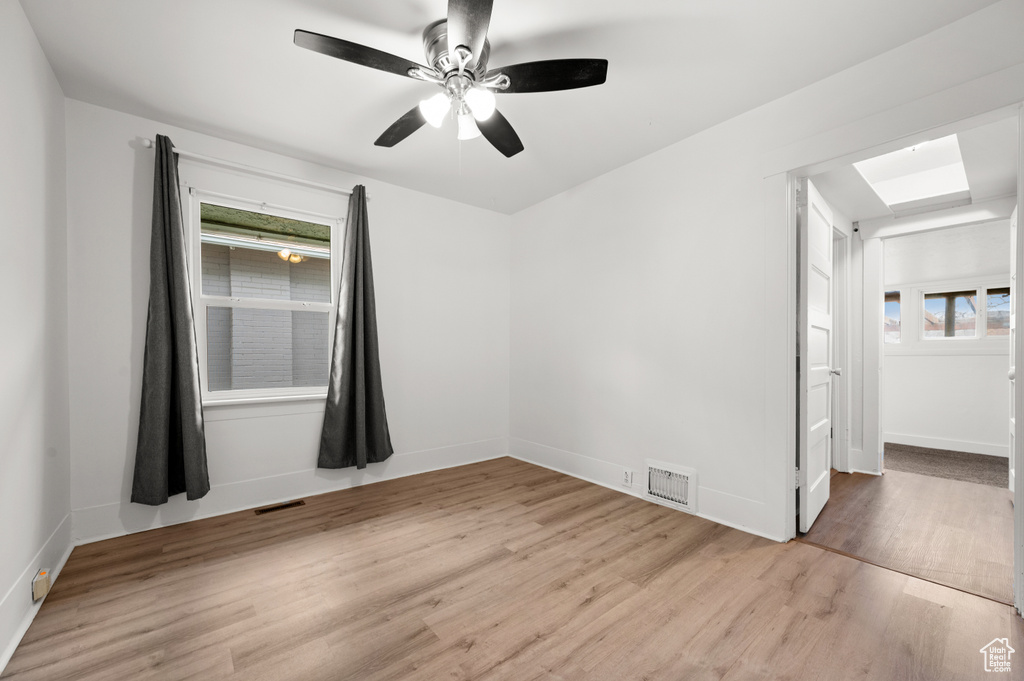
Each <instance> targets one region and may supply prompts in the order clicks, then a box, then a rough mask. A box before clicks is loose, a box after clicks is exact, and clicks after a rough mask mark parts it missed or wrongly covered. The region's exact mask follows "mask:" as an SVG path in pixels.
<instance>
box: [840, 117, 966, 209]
mask: <svg viewBox="0 0 1024 681" xmlns="http://www.w3.org/2000/svg"><path fill="white" fill-rule="evenodd" d="M853 166H854V167H855V168H856V169H857V172H859V173H860V174H861V175H862V176H863V177H864V179H865V180H867V183H868V184H869V185H871V188H872V189H874V190H875V193H876V194H878V197H879V198H880V199H882V201H884V202H885V203H886V205H888V206H889V207H890V208H892V207H894V206H899V205H902V204H907V203H911V202H918V201H923V200H926V199H935V198H938V197H950V198H953V196H955V195H960V194H962V193H963V192H968V191H969V190H970V187H969V186H968V184H967V173H966V172H965V171H964V162H963V159H962V158H961V156H960V143H959V142H958V141H957V138H956V135H950V136H949V137H942V138H939V139H937V140H932V141H930V142H924V143H922V144H918V145H917V146H913V147H908V148H906V149H900V150H899V151H894V152H892V153H889V154H884V155H882V156H876V157H875V158H869V159H867V160H866V161H861V162H860V163H854V164H853Z"/></svg>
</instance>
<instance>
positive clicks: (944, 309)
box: [797, 112, 1020, 603]
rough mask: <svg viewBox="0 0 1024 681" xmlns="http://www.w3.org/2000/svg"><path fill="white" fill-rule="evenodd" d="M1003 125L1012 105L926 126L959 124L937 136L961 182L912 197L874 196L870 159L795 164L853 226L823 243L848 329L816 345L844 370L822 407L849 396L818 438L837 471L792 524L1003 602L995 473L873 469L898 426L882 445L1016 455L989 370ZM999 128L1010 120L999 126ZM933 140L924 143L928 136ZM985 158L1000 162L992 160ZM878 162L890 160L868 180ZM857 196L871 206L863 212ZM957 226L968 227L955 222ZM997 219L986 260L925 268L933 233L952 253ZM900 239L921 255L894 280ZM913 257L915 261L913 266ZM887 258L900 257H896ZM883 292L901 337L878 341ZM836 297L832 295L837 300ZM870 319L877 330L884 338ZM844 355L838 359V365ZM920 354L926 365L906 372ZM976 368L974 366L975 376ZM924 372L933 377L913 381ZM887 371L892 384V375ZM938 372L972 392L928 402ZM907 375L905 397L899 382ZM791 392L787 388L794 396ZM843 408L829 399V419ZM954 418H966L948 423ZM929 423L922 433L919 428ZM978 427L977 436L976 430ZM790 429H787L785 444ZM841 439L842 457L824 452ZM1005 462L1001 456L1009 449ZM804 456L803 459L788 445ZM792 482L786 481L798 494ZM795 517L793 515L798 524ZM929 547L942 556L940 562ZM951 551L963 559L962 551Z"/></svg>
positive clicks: (1005, 218)
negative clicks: (958, 161) (982, 264)
mask: <svg viewBox="0 0 1024 681" xmlns="http://www.w3.org/2000/svg"><path fill="white" fill-rule="evenodd" d="M1017 126H1018V115H1017V113H1016V112H1014V115H1013V116H1012V117H1009V116H1005V115H1004V116H1003V117H997V116H990V117H987V118H985V117H982V118H981V119H979V120H972V121H967V122H964V123H963V124H961V125H960V126H954V127H956V128H957V129H956V130H952V131H950V130H946V131H943V132H942V135H941V136H939V135H938V134H937V135H936V136H935V137H934V140H940V139H943V138H950V137H951V135H955V134H957V133H959V134H960V136H961V139H957V138H956V137H955V136H952V139H953V145H955V147H956V149H957V150H958V151H959V150H961V149H962V150H963V154H962V156H963V165H964V166H968V167H971V170H970V171H968V173H967V174H969V175H970V176H971V182H970V185H969V187H967V188H966V189H964V188H959V189H958V188H956V187H953V188H949V187H947V188H946V189H945V190H944V191H942V192H939V193H936V194H934V195H933V196H929V197H925V198H924V199H922V198H919V197H911V198H910V199H905V200H902V201H899V200H898V201H893V200H888V201H886V200H884V199H883V196H882V194H883V193H882V192H879V191H876V190H875V189H876V188H875V187H874V186H872V185H871V182H870V181H869V178H870V175H871V173H870V169H869V170H868V171H865V170H864V169H863V168H860V167H857V166H855V165H853V164H846V165H842V166H836V167H834V168H831V169H829V170H828V171H826V172H824V173H819V174H817V175H814V176H812V177H811V178H810V179H811V181H812V184H813V185H814V186H815V187H816V188H817V189H818V190H819V192H820V193H821V195H822V196H823V197H825V199H826V200H827V202H828V204H829V208H830V209H831V210H833V211H834V213H835V215H836V216H837V222H840V223H842V222H844V220H845V221H848V222H849V223H851V224H852V225H853V230H854V233H855V234H856V236H855V237H854V238H853V239H852V240H851V241H850V253H849V254H848V260H845V259H844V258H842V257H839V253H838V250H836V253H835V255H836V256H837V257H836V260H837V262H844V261H845V262H848V264H849V267H850V271H851V274H852V279H854V280H856V281H852V282H851V287H850V289H851V290H850V296H849V298H848V300H849V303H850V307H851V310H852V313H853V314H852V315H851V319H850V322H851V323H850V327H851V328H850V333H845V334H843V337H844V339H845V340H846V341H848V345H849V348H848V352H849V360H845V359H844V356H843V352H844V350H840V345H841V342H840V341H838V340H837V342H836V343H835V345H834V346H833V353H834V359H833V360H831V361H832V363H833V367H834V368H836V369H844V368H849V369H850V371H849V372H847V373H848V378H849V380H844V383H845V385H836V383H838V381H836V383H834V384H833V390H832V394H833V399H832V400H831V401H832V402H833V404H834V406H835V408H836V409H837V410H840V409H841V407H840V405H839V400H840V397H843V396H845V397H847V398H849V401H850V405H851V409H850V412H849V414H848V415H849V423H850V426H851V427H850V429H849V431H845V430H843V429H840V430H839V437H837V438H836V442H835V444H834V446H833V448H832V449H833V451H834V452H835V457H834V460H833V461H832V463H833V464H834V468H835V469H836V470H837V471H843V472H845V473H849V475H837V476H835V477H833V478H832V485H831V490H832V494H831V495H830V498H829V500H828V501H827V503H826V504H825V505H824V508H823V509H822V511H821V516H820V518H819V519H818V521H817V523H816V524H814V526H810V527H807V530H806V531H807V533H806V534H805V535H804V537H803V540H805V541H811V542H812V543H816V544H820V545H823V547H824V548H831V549H834V550H837V551H839V552H842V553H847V554H848V555H852V556H853V557H857V558H860V559H862V560H866V561H867V562H873V563H875V564H879V565H881V566H883V567H887V568H890V569H894V570H897V571H900V572H905V573H907V574H911V575H913V576H917V577H921V578H923V579H929V580H931V581H936V582H939V583H944V584H946V585H948V586H953V587H955V588H960V589H962V590H965V591H969V592H971V593H977V594H978V595H982V596H985V597H988V598H992V599H993V600H999V601H1002V602H1008V603H1009V602H1012V600H1013V586H1012V584H1013V565H1014V556H1013V554H1014V546H1015V542H1014V536H1013V532H1014V513H1013V510H1012V504H1011V501H1012V497H1011V494H1010V492H1009V490H1008V489H1006V487H1005V486H1004V487H1003V490H1002V492H1003V493H1001V494H995V495H994V494H992V493H986V492H985V491H984V490H981V489H977V487H978V486H977V485H975V484H974V483H966V482H963V481H960V480H956V479H943V478H937V477H931V476H927V475H921V474H919V472H916V473H911V472H904V471H896V470H891V469H890V470H887V467H886V466H885V464H884V455H885V454H884V453H885V448H884V445H885V443H886V442H894V441H897V440H902V442H894V444H902V445H904V446H915V447H919V448H924V449H931V450H932V451H934V450H935V449H942V447H936V446H934V445H943V444H945V445H947V446H948V447H949V448H950V449H951V450H952V451H959V450H968V453H978V454H981V455H983V456H992V455H996V454H999V453H1005V454H1006V455H1007V456H1010V455H1014V454H1016V453H1015V452H1011V447H1010V441H1011V437H1010V436H1011V434H1010V432H1009V429H1010V427H1011V426H1010V424H1012V423H1013V422H1014V420H1013V418H1012V417H1013V414H1012V412H1011V407H1010V401H1009V399H1008V398H1009V395H1010V393H1011V389H1010V387H1009V386H1008V385H1007V381H1006V378H1005V376H1006V372H1007V370H1008V369H1009V368H1010V366H1011V364H1012V362H1011V361H1010V356H1011V353H1010V345H1011V341H1010V333H1009V328H1008V327H1009V319H1005V320H1004V317H1008V315H1004V314H1003V312H1004V308H1005V306H1003V307H1001V302H1000V301H1004V300H1005V298H1006V297H1008V294H1009V291H1010V281H1009V279H1010V253H1011V250H1012V249H1011V247H1010V244H1009V236H1010V221H1009V218H1010V212H1011V211H1012V209H1013V208H1014V207H1015V206H1016V203H1017V201H1016V195H1017V192H1018V187H1019V177H1018V173H1017V164H1018V157H1019V148H1020V140H1019V138H1018V136H1017V134H1016V133H1017ZM1007 131H1010V132H1012V140H1010V141H1007V139H1006V134H1005V133H1006V132H1007ZM1000 135H1002V137H1000ZM931 141H932V140H929V142H931ZM946 143H947V144H948V139H947V140H946ZM986 143H987V144H989V146H990V147H992V146H995V147H999V148H1001V149H1002V152H1003V153H1002V155H1000V154H999V153H996V154H995V156H992V154H991V153H990V154H989V156H987V157H986V156H985V154H984V153H982V152H983V151H984V149H982V147H984V145H985V144H986ZM940 144H941V142H936V143H935V145H936V147H938V146H939V145H940ZM901 151H909V153H910V154H917V155H918V157H922V156H927V155H929V154H931V153H932V151H931V150H929V149H928V148H927V144H925V145H922V144H920V143H917V144H915V146H913V147H908V148H905V149H903V150H901ZM922 151H923V152H925V153H921V152H922ZM990 151H991V150H990ZM862 156H863V157H864V160H865V161H866V160H868V159H871V158H873V157H872V155H871V153H870V152H866V153H865V154H863V155H862ZM986 163H987V164H988V166H985V164H986ZM1000 164H1001V165H1002V170H1001V171H1000V170H999V169H998V168H997V169H995V170H993V168H995V167H996V166H1000ZM894 177H895V175H893V174H892V173H890V174H889V175H888V176H885V177H883V178H882V179H883V181H887V180H892V179H893V178H894ZM890 184H892V183H891V182H890ZM851 187H852V188H851ZM872 210H875V211H876V212H877V214H875V215H872V214H871V211H872ZM957 229H961V230H968V231H970V232H971V233H970V234H968V235H966V236H964V235H960V234H956V233H955V230H957ZM1000 230H1001V231H1000ZM997 232H999V234H1000V238H1001V239H1002V240H1003V241H1005V242H1006V243H1002V244H1001V248H1000V253H1001V255H1002V258H1003V262H1004V266H1003V270H1002V271H998V272H996V271H990V272H980V273H979V272H971V271H967V270H964V269H963V267H961V270H956V269H955V268H953V269H952V270H948V269H947V271H946V272H945V273H944V274H941V275H938V276H937V275H935V272H936V271H941V263H940V262H938V261H939V260H941V258H938V257H937V256H938V255H941V252H942V249H941V248H938V247H937V246H936V244H939V245H941V244H942V242H947V243H945V246H946V251H945V253H946V255H947V256H948V255H949V254H952V255H953V256H954V264H957V263H956V262H955V259H956V257H959V258H960V259H961V260H964V261H967V260H970V259H971V258H969V257H966V256H967V255H969V251H970V247H969V246H970V245H977V243H979V239H981V237H980V236H979V235H983V234H984V233H987V234H988V235H989V236H991V235H993V234H995V233H997ZM958 240H959V245H957V242H958ZM981 240H983V239H981ZM990 241H991V239H990ZM929 243H930V244H931V245H930V246H928V245H927V244H929ZM922 244H925V247H924V248H922ZM908 245H909V246H913V247H916V248H917V250H918V251H919V252H922V253H924V257H923V258H922V259H920V260H919V262H918V270H917V273H916V274H908V273H907V272H901V273H900V274H899V275H898V276H896V277H895V280H894V279H893V269H894V268H893V265H894V264H895V263H897V262H898V261H899V258H898V257H896V256H897V255H898V254H899V253H900V252H901V251H900V249H901V248H903V247H904V246H908ZM1015 246H1016V245H1014V247H1015ZM906 250H907V249H906V248H903V251H906ZM890 256H891V257H890ZM975 260H976V259H975ZM921 263H923V264H924V266H925V267H926V268H930V272H931V274H929V275H928V276H924V275H921V274H920V272H921V271H922V270H921ZM887 264H888V265H890V267H889V268H888V270H887V269H886V265H887ZM947 264H948V263H947ZM959 264H960V265H965V264H972V263H966V262H961V263H959ZM973 264H977V263H973ZM897 269H898V268H897ZM903 269H904V270H908V271H910V272H914V269H913V267H907V266H906V263H904V265H903ZM968 269H969V268H968ZM798 276H799V275H798ZM968 280H969V281H968ZM894 282H895V284H897V285H894ZM972 282H977V283H972ZM972 286H973V288H972ZM895 300H898V301H899V305H900V312H901V314H900V319H899V321H900V326H899V331H901V332H902V333H903V337H902V338H900V339H899V340H896V341H895V342H893V341H894V339H893V335H894V334H893V328H892V327H893V323H892V322H893V319H892V317H891V315H886V314H885V307H886V306H890V307H891V305H892V303H893V302H894V301H895ZM993 303H994V304H993ZM803 304H804V302H803V301H801V302H800V303H799V305H801V306H802V305H803ZM840 304H841V301H840V300H839V299H838V298H835V299H834V309H835V311H836V312H837V313H839V310H840ZM936 306H939V307H936ZM798 315H799V311H798ZM858 316H859V319H858ZM886 317H889V319H888V324H887V323H886ZM929 325H930V326H929ZM936 326H938V327H939V328H934V327H936ZM886 327H888V329H886ZM925 327H928V328H925ZM886 331H888V339H889V340H890V343H888V344H887V343H885V342H884V340H885V338H886ZM801 332H804V333H806V330H804V329H802V328H801V329H800V330H799V331H798V334H797V335H798V338H799V336H800V333H801ZM1014 340H1015V341H1016V339H1014ZM845 361H848V362H849V364H848V365H847V366H845V367H844V366H843V364H844V362H845ZM999 362H1001V364H1000V366H999V370H998V372H997V373H998V374H999V375H998V376H997V377H996V378H993V366H994V364H995V363H999ZM982 365H984V370H982ZM801 366H802V365H801ZM922 367H927V371H925V372H924V373H920V372H919V373H918V374H914V372H913V371H908V369H917V370H920V369H921V368H922ZM972 367H973V368H972ZM929 372H930V373H929ZM981 374H985V377H986V380H985V381H980V382H979V381H978V380H975V379H978V378H980V376H981ZM915 376H916V378H915ZM837 378H838V377H837ZM845 378H846V377H844V379H845ZM897 379H898V380H897ZM932 379H934V380H937V383H933V384H932V385H931V386H929V385H928V381H929V380H932ZM897 385H898V387H899V388H900V389H901V390H902V393H901V392H899V391H896V390H894V389H895V387H897ZM1011 385H1012V384H1011ZM984 386H987V387H984ZM942 387H945V388H948V389H950V390H951V391H952V392H951V394H952V395H953V396H958V397H961V398H964V399H965V400H966V402H967V403H968V404H973V406H974V407H975V410H974V411H973V412H971V413H968V412H965V411H964V410H963V407H962V406H958V405H956V404H950V405H945V406H946V407H948V409H946V410H945V412H944V410H943V408H942V407H943V406H944V405H943V404H942V400H941V399H940V398H941V397H942V395H941V394H940V393H941V392H942V391H941V390H939V388H942ZM799 389H800V388H798V390H799ZM915 390H916V391H917V392H916V395H917V397H913V395H914V391H915ZM1013 390H1016V387H1015V386H1014V387H1013ZM957 392H959V395H957ZM908 395H909V396H910V397H908ZM981 397H984V398H986V399H979V398H981ZM799 401H800V396H798V398H797V402H798V405H799ZM979 402H984V403H985V404H978V403H979ZM986 405H987V406H986ZM893 407H897V408H895V409H894V408H893ZM901 410H902V411H901ZM986 410H987V415H988V416H989V417H990V418H989V419H988V421H987V422H985V423H982V421H984V419H982V418H980V415H981V414H985V413H986ZM949 412H953V414H954V415H953V416H952V417H951V416H950V414H949ZM843 415H844V412H842V411H840V412H839V413H838V414H837V415H836V417H835V418H833V421H836V420H839V419H841V418H842V416H843ZM958 416H959V417H960V418H959V419H958V418H957V417H958ZM915 419H916V420H915ZM929 419H930V420H931V424H932V425H931V426H929V425H928V422H929ZM907 424H910V425H909V426H908V425H907ZM957 426H967V427H968V428H967V429H966V430H961V431H960V432H959V433H958V432H957V431H956V427H957ZM983 426H984V428H983ZM801 427H803V426H801ZM972 427H973V428H974V430H971V428H972ZM929 428H931V431H930V432H931V433H932V434H931V435H929V434H927V432H926V431H928V429H929ZM912 431H914V432H912ZM978 432H984V435H983V436H980V437H979V436H978ZM802 434H803V433H798V435H797V442H798V443H799V442H800V437H801V435H802ZM1000 440H1001V443H1000ZM925 445H933V446H932V447H924V446H925ZM844 446H845V447H846V448H847V455H846V456H845V457H844V456H841V455H840V452H841V451H842V448H843V447H844ZM986 448H987V449H986ZM979 449H980V450H982V451H978V450H979ZM1005 461H1006V462H1007V464H1008V463H1009V461H1010V459H1008V458H1007V459H1005ZM806 462H807V459H806V458H805V459H803V460H802V463H805V464H806ZM858 471H859V472H860V473H857V472H858ZM883 472H885V475H884V476H883V475H882V474H883ZM951 477H955V476H951ZM802 482H803V479H802V478H801V483H802ZM803 492H804V487H803V486H801V487H800V489H799V490H798V499H799V494H801V493H803ZM1004 497H1005V498H1004ZM990 502H991V503H990ZM854 509H855V511H854ZM798 522H801V526H798V527H801V529H804V527H803V526H802V525H804V524H805V523H803V522H802V521H799V520H798ZM806 525H811V523H806ZM967 547H970V548H967ZM944 556H945V557H947V558H948V559H949V560H948V561H946V562H943V561H944ZM965 556H970V557H971V558H972V560H966V561H965V560H962V559H963V558H964V557H965ZM1018 564H1019V562H1018ZM950 575H953V576H954V577H950Z"/></svg>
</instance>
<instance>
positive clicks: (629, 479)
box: [622, 468, 633, 487]
mask: <svg viewBox="0 0 1024 681" xmlns="http://www.w3.org/2000/svg"><path fill="white" fill-rule="evenodd" d="M622 486H623V487H632V486H633V471H631V470H629V469H628V468H623V469H622Z"/></svg>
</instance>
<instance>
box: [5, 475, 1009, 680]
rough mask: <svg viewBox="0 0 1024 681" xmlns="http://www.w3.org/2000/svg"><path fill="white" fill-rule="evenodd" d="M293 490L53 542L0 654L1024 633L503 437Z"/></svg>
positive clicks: (854, 671)
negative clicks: (32, 596) (309, 491)
mask: <svg viewBox="0 0 1024 681" xmlns="http://www.w3.org/2000/svg"><path fill="white" fill-rule="evenodd" d="M306 502H307V504H306V505H305V506H302V507H299V508H293V509H289V510H286V511H280V512H277V513H271V514H267V515H263V516H255V515H254V514H253V513H252V512H251V511H249V512H244V513H236V514H232V515H228V516H221V517H217V518H212V519H207V520H200V521H196V522H192V523H189V524H186V525H179V526H175V527H169V528H163V529H159V530H153V531H150V532H145V533H141V534H135V535H130V536H127V537H122V538H118V539H112V540H109V541H104V542H98V543H95V544H90V545H88V546H82V547H79V548H77V549H75V551H74V552H73V553H72V555H71V558H70V560H69V561H68V563H67V565H66V567H65V568H64V571H63V573H62V574H61V576H60V578H59V579H58V580H57V583H56V585H55V587H54V589H53V591H52V592H51V594H50V596H49V597H48V598H47V600H46V602H45V603H44V605H43V607H42V609H41V611H40V613H39V615H38V617H37V618H36V620H35V622H34V623H33V625H32V627H31V628H30V629H29V631H28V633H27V635H26V636H25V638H24V640H23V642H22V644H21V646H20V647H19V648H18V650H17V651H16V652H15V654H14V657H13V659H12V660H11V662H10V664H9V666H8V668H7V670H6V672H5V674H4V676H3V678H4V679H12V680H13V679H18V680H28V679H46V680H54V679H60V680H72V679H102V680H104V681H112V680H117V679H133V680H135V679H140V680H141V679H160V680H163V681H172V680H178V679H215V680H220V679H223V680H226V681H231V680H235V679H254V680H255V679H268V680H270V679H273V680H285V679H296V680H301V681H316V680H320V679H323V680H328V679H330V680H332V681H334V680H342V679H358V680H360V681H374V680H379V681H383V680H385V679H422V680H424V681H426V680H430V681H437V680H439V679H476V680H480V681H491V680H498V679H501V680H522V681H541V680H548V681H557V680H559V679H562V680H567V679H574V680H575V679H580V680H584V679H585V680H588V681H601V680H605V679H607V680H608V681H624V680H629V679H637V680H640V679H646V680H647V681H655V680H661V679H664V680H667V681H676V680H680V679H722V680H724V681H739V680H741V679H885V680H886V681H889V680H893V679H928V680H929V681H933V680H938V679H970V678H979V679H984V678H986V677H990V676H992V675H991V674H986V673H985V672H984V671H983V667H982V659H981V657H982V656H981V654H980V652H979V649H980V648H981V647H982V646H983V645H985V644H986V643H988V642H989V641H990V640H991V639H993V638H996V637H1000V638H1001V637H1007V636H1008V637H1009V638H1010V642H1011V645H1012V646H1013V647H1014V648H1016V649H1017V650H1020V651H1022V652H1021V653H1020V654H1021V655H1024V626H1022V620H1020V619H1019V618H1017V617H1016V616H1015V615H1014V613H1013V612H1012V610H1011V608H1009V607H1007V606H1004V605H1000V604H998V603H994V602H992V601H990V600H985V599H982V598H978V597H975V596H971V595H968V594H964V593H962V592H959V591H955V590H952V589H948V588H946V587H943V586H938V585H935V584H931V583H928V582H924V581H921V580H917V579H913V578H910V577H907V576H905V575H902V574H899V573H896V572H892V571H889V570H885V569H882V568H879V567H875V566H872V565H869V564H866V563H863V562H859V561H856V560H853V559H850V558H847V557H844V556H840V555H836V554H834V553H830V552H828V551H824V550H822V549H819V548H816V547H813V546H809V545H806V544H800V543H797V542H790V543H788V544H779V543H775V542H772V541H769V540H766V539H762V538H759V537H755V536H753V535H749V534H746V533H743V532H740V531H738V530H733V529H729V528H727V527H724V526H721V525H717V524H715V523H712V522H709V521H706V520H703V519H700V518H696V517H693V516H689V515H687V514H685V513H682V512H679V511H674V510H670V509H666V508H663V507H660V506H657V505H654V504H651V503H648V502H645V501H642V500H639V499H636V498H633V497H631V496H628V495H625V494H621V493H618V492H615V491H613V490H609V489H605V488H603V487H599V486H596V485H593V484H589V483H586V482H582V481H580V480H576V479H574V478H571V477H568V476H565V475H561V474H559V473H555V472H552V471H548V470H545V469H542V468H538V467H535V466H532V465H529V464H526V463H522V462H519V461H516V460H513V459H507V458H505V459H498V460H495V461H490V462H485V463H480V464H474V465H471V466H464V467H461V468H457V469H450V470H446V471H438V472H434V473H428V474H424V475H419V476H415V477H410V478H404V479H401V480H394V481H390V482H384V483H378V484H374V485H368V486H364V487H358V488H355V489H351V490H346V491H342V492H335V493H331V494H325V495H320V496H316V497H310V498H307V499H306ZM1015 663H1016V661H1015ZM1018 668H1019V669H1022V670H1024V660H1022V661H1021V663H1019V665H1018Z"/></svg>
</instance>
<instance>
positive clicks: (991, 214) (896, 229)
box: [858, 196, 1017, 239]
mask: <svg viewBox="0 0 1024 681" xmlns="http://www.w3.org/2000/svg"><path fill="white" fill-rule="evenodd" d="M1016 203H1017V202H1016V200H1015V199H1014V197H1012V196H1009V197H1002V198H998V199H990V200H988V201H982V202H981V203H976V204H973V205H970V206H959V207H957V208H946V209H943V210H936V211H930V212H927V213H920V214H918V215H913V216H895V217H883V218H872V219H870V220H861V221H860V223H859V225H858V226H859V227H860V233H861V236H863V238H865V239H872V238H879V239H884V238H887V237H894V236H901V235H903V234H917V233H919V232H931V231H935V230H939V229H946V228H949V227H966V226H968V225H983V224H985V223H989V222H1001V221H1003V220H1006V219H1007V218H1009V217H1010V213H1012V212H1013V207H1014V206H1015V205H1016Z"/></svg>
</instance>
